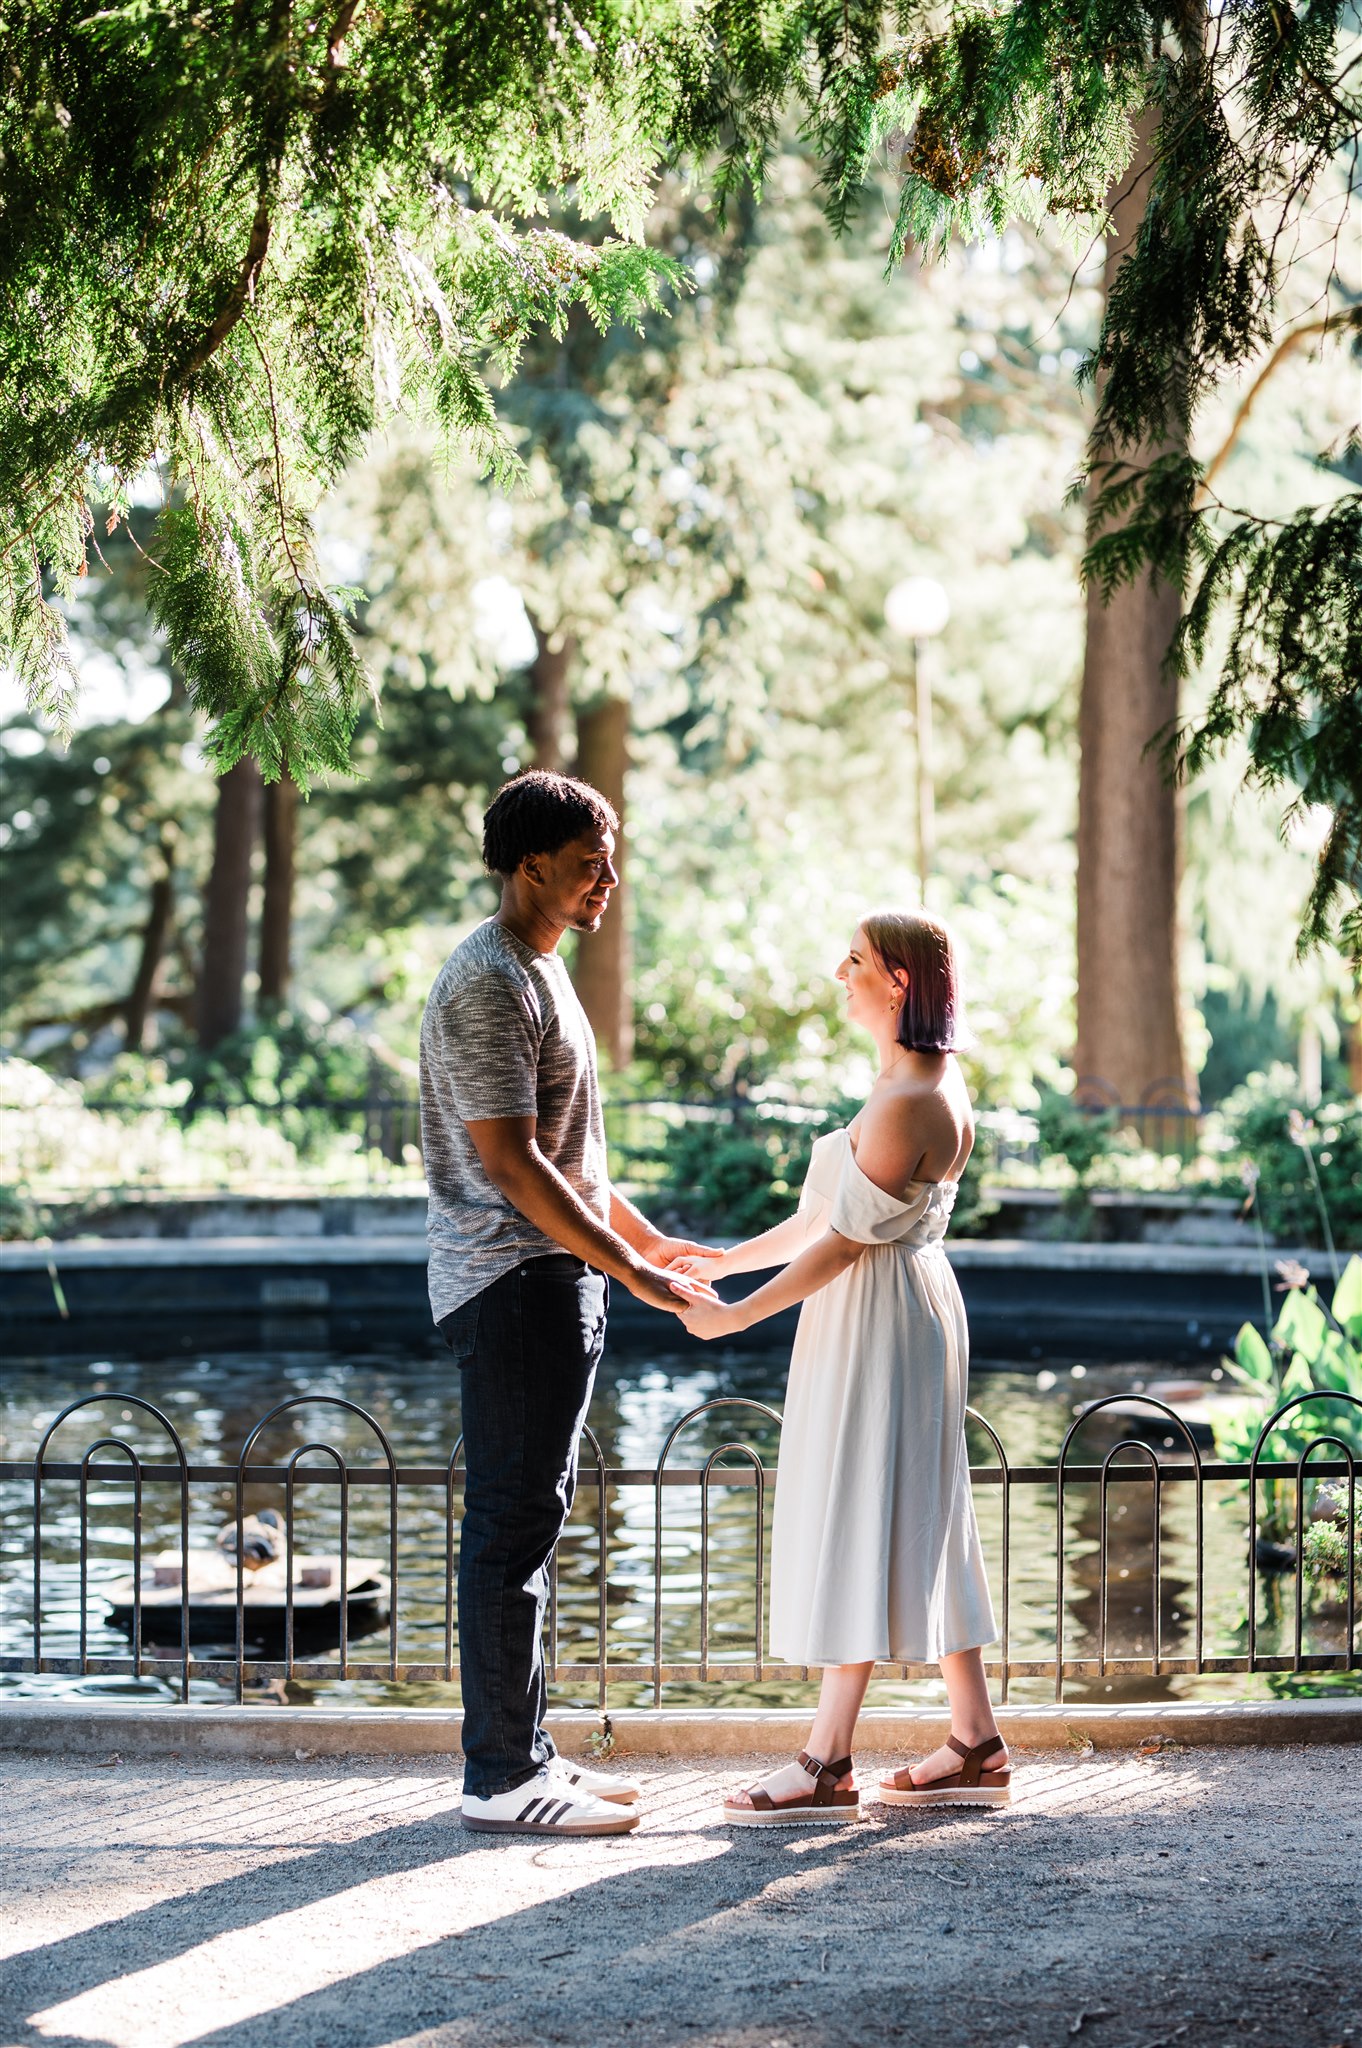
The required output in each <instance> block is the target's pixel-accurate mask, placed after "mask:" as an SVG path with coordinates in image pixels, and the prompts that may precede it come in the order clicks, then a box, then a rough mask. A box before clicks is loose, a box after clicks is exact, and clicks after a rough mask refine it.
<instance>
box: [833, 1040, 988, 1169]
mask: <svg viewBox="0 0 1362 2048" xmlns="http://www.w3.org/2000/svg"><path fill="white" fill-rule="evenodd" d="M858 1125H859V1128H858V1131H857V1144H856V1159H857V1163H858V1164H859V1165H860V1166H861V1167H862V1168H863V1170H864V1171H865V1172H866V1174H867V1175H868V1176H869V1178H870V1179H871V1180H873V1181H875V1182H876V1183H877V1184H878V1185H880V1186H881V1187H884V1188H885V1189H886V1190H887V1191H889V1192H891V1193H897V1191H898V1189H899V1188H901V1187H905V1186H907V1184H908V1183H909V1182H910V1181H914V1180H941V1179H944V1178H945V1177H946V1175H947V1174H948V1173H949V1172H950V1171H951V1169H952V1168H953V1167H954V1166H956V1164H957V1162H959V1161H960V1155H961V1151H962V1148H963V1150H964V1155H965V1157H966V1158H968V1156H969V1150H970V1148H971V1146H972V1142H973V1125H974V1120H973V1117H972V1115H971V1113H970V1107H969V1097H968V1095H967V1093H966V1092H965V1090H964V1087H963V1084H962V1082H961V1080H960V1078H959V1076H958V1075H957V1074H953V1073H952V1072H951V1071H950V1069H947V1071H946V1072H945V1073H943V1074H942V1075H941V1076H939V1077H937V1078H935V1079H933V1080H931V1081H928V1080H925V1079H924V1078H923V1077H922V1076H920V1075H911V1076H905V1077H904V1078H903V1079H902V1080H895V1081H894V1082H892V1083H891V1084H890V1085H889V1086H888V1087H882V1088H878V1089H876V1090H875V1092H874V1094H873V1095H872V1096H871V1098H870V1100H869V1101H868V1102H867V1103H866V1106H865V1108H864V1109H863V1110H862V1112H861V1115H860V1118H859V1119H858Z"/></svg>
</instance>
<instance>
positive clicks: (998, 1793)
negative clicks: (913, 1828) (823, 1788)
mask: <svg viewBox="0 0 1362 2048" xmlns="http://www.w3.org/2000/svg"><path fill="white" fill-rule="evenodd" d="M875 1797H876V1799H877V1800H878V1801H879V1803H880V1805H881V1806H1008V1805H1010V1804H1011V1800H1012V1793H1011V1789H1010V1788H1009V1787H1008V1786H1006V1785H998V1786H993V1787H990V1788H988V1789H986V1790H978V1789H976V1788H975V1787H974V1786H969V1787H964V1786H949V1787H948V1788H947V1789H946V1790H945V1791H944V1792H932V1791H930V1790H926V1791H922V1792H898V1791H893V1792H891V1791H889V1790H887V1789H886V1788H885V1787H884V1786H881V1787H880V1789H879V1791H878V1792H877V1793H876V1794H875Z"/></svg>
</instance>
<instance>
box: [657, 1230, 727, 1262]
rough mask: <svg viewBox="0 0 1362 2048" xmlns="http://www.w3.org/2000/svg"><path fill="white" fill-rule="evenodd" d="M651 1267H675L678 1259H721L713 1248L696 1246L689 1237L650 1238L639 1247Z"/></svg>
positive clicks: (719, 1253) (705, 1245)
mask: <svg viewBox="0 0 1362 2048" xmlns="http://www.w3.org/2000/svg"><path fill="white" fill-rule="evenodd" d="M639 1249H640V1250H641V1252H642V1253H643V1256H644V1258H645V1259H646V1260H647V1261H648V1264H649V1265H650V1266H674V1265H675V1264H676V1261H677V1260H678V1259H721V1258H722V1257H723V1253H722V1252H718V1251H715V1250H714V1248H713V1246H711V1245H707V1244H695V1243H694V1242H693V1241H692V1239H690V1238H688V1237H662V1236H660V1235H659V1236H656V1237H650V1238H649V1239H648V1240H647V1242H646V1243H645V1244H643V1245H641V1246H640V1247H639Z"/></svg>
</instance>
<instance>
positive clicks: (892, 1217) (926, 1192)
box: [828, 1145, 932, 1244]
mask: <svg viewBox="0 0 1362 2048" xmlns="http://www.w3.org/2000/svg"><path fill="white" fill-rule="evenodd" d="M931 1198H932V1190H931V1187H930V1186H929V1185H926V1184H924V1185H923V1186H922V1187H920V1188H919V1189H918V1190H917V1192H916V1193H915V1194H914V1195H913V1197H912V1199H911V1201H907V1202H905V1201H903V1200H901V1199H900V1197H899V1196H898V1195H887V1194H886V1193H885V1191H884V1189H883V1188H882V1187H877V1186H876V1184H875V1182H874V1181H873V1180H868V1179H867V1178H866V1176H865V1174H863V1173H862V1171H861V1169H860V1167H859V1166H858V1165H857V1164H856V1156H855V1154H854V1153H853V1151H852V1149H851V1147H850V1145H848V1146H847V1148H846V1156H845V1157H844V1159H843V1161H842V1172H841V1177H840V1179H839V1180H838V1182H837V1192H836V1194H835V1195H834V1196H833V1198H832V1205H831V1208H832V1213H831V1215H830V1216H829V1218H828V1225H829V1227H830V1228H831V1229H833V1230H836V1231H838V1232H839V1233H840V1234H841V1236H843V1237H849V1238H850V1239H851V1240H852V1242H853V1243H855V1244H894V1243H896V1242H897V1241H898V1240H899V1239H900V1238H902V1236H903V1234H904V1231H905V1229H906V1228H908V1227H910V1226H911V1225H912V1224H914V1223H915V1222H917V1220H918V1218H919V1217H920V1216H922V1215H923V1214H924V1213H925V1211H926V1208H927V1205H928V1203H929V1202H930V1201H931Z"/></svg>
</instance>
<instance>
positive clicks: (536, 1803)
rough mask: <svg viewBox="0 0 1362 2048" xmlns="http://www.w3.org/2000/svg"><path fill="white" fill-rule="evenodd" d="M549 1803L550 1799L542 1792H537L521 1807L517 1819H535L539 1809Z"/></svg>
mask: <svg viewBox="0 0 1362 2048" xmlns="http://www.w3.org/2000/svg"><path fill="white" fill-rule="evenodd" d="M549 1804H550V1801H549V1800H547V1799H545V1798H544V1796H543V1794H542V1793H536V1795H535V1797H534V1798H533V1799H531V1800H529V1801H528V1802H527V1804H526V1805H524V1806H522V1807H521V1809H520V1811H519V1813H518V1814H517V1815H516V1819H517V1820H534V1819H535V1818H536V1817H537V1813H538V1809H539V1808H540V1807H541V1806H548V1805H549Z"/></svg>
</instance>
